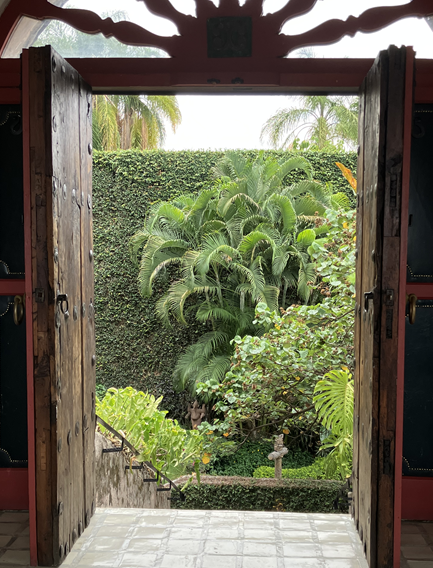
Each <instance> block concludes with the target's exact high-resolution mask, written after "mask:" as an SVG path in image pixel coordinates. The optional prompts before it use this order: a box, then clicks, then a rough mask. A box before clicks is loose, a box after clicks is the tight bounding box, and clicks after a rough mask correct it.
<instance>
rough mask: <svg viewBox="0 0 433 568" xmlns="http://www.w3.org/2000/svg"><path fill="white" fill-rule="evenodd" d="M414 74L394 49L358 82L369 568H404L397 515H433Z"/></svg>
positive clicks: (427, 117) (424, 112) (432, 322)
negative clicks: (401, 561)
mask: <svg viewBox="0 0 433 568" xmlns="http://www.w3.org/2000/svg"><path fill="white" fill-rule="evenodd" d="M415 78H416V74H415V60H414V54H413V51H412V50H411V49H409V48H408V49H406V48H401V49H397V48H394V47H391V48H389V49H388V51H386V52H382V53H381V54H380V56H379V57H378V59H377V60H376V62H375V64H374V66H373V67H372V69H371V70H370V72H369V73H368V76H367V77H366V79H365V81H364V83H363V85H362V87H361V100H360V103H361V111H360V125H359V135H360V138H359V140H360V142H359V143H360V146H359V160H358V196H357V213H358V215H357V274H356V319H355V322H356V323H355V325H356V328H355V352H356V368H355V412H354V462H353V511H352V512H353V517H354V521H355V523H356V526H357V529H358V531H359V535H360V538H361V540H362V542H363V546H364V550H365V553H366V556H367V560H368V563H369V566H370V568H391V567H394V568H397V567H398V566H400V534H401V520H402V518H403V519H408V520H433V435H432V427H433V418H432V417H433V413H432V410H431V409H432V406H433V371H432V367H431V363H430V356H431V351H432V348H433V311H432V309H431V308H433V261H432V258H433V257H432V250H433V249H432V244H433V232H432V231H433V223H432V218H433V193H432V191H431V187H430V186H431V183H430V178H431V174H430V161H431V155H432V152H433V118H432V117H433V105H432V104H421V105H419V104H415V102H416V101H414V100H413V91H414V84H415ZM427 102H428V101H427ZM430 102H431V103H433V96H432V97H431V101H430Z"/></svg>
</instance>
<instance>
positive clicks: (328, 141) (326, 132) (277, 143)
mask: <svg viewBox="0 0 433 568" xmlns="http://www.w3.org/2000/svg"><path fill="white" fill-rule="evenodd" d="M298 102H299V106H295V107H292V108H285V109H280V110H279V111H278V112H277V113H276V114H274V115H273V116H271V117H270V118H269V119H268V120H267V121H266V123H265V125H264V126H263V129H262V138H268V139H269V140H270V141H271V143H272V145H273V146H274V147H275V148H277V147H280V148H288V147H289V145H290V144H293V146H292V148H293V149H294V150H300V151H304V150H310V151H311V150H319V151H325V152H334V151H335V150H336V149H337V148H339V149H342V148H343V146H344V144H346V145H348V146H349V147H351V148H354V147H355V144H356V143H357V139H358V109H359V101H358V98H357V97H356V98H355V97H327V96H324V95H322V96H315V95H307V96H303V97H298ZM299 136H302V137H305V138H306V140H305V141H303V142H300V141H299Z"/></svg>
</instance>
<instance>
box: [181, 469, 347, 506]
mask: <svg viewBox="0 0 433 568" xmlns="http://www.w3.org/2000/svg"><path fill="white" fill-rule="evenodd" d="M230 481H231V482H230V483H225V484H208V483H207V481H206V480H205V479H202V482H201V484H200V485H195V484H193V485H189V486H188V487H187V488H186V489H185V491H184V494H185V497H186V499H185V501H184V502H179V501H172V504H171V506H172V508H176V509H213V510H215V509H220V510H221V509H222V510H228V511H230V510H231V511H296V512H304V513H332V512H335V510H334V507H333V504H334V501H335V500H336V499H337V498H338V496H339V492H340V491H341V490H342V488H343V485H344V484H343V482H341V481H334V480H332V481H331V480H321V479H320V480H318V479H296V480H295V479H283V480H281V481H278V482H277V481H276V480H275V481H272V480H269V479H266V480H265V479H254V478H247V479H245V478H236V479H232V480H230ZM342 512H347V510H346V511H342Z"/></svg>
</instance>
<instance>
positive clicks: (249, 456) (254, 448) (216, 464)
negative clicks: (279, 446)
mask: <svg viewBox="0 0 433 568" xmlns="http://www.w3.org/2000/svg"><path fill="white" fill-rule="evenodd" d="M273 451H274V444H273V443H271V442H245V444H243V445H242V446H241V447H240V448H239V449H238V450H237V451H236V452H235V453H233V454H230V455H227V456H223V457H219V456H218V455H217V456H215V457H214V458H213V459H212V462H211V464H210V467H209V468H208V471H207V473H209V474H211V475H235V476H239V477H252V476H253V473H254V471H255V470H256V469H257V468H259V467H261V466H268V465H269V463H270V461H269V460H268V455H269V454H270V453H271V452H273ZM313 460H314V458H313V456H312V455H311V454H309V453H307V452H301V451H294V452H291V451H289V453H288V454H286V455H285V456H284V464H287V465H289V466H290V467H302V466H307V465H310V464H311V463H312V462H313Z"/></svg>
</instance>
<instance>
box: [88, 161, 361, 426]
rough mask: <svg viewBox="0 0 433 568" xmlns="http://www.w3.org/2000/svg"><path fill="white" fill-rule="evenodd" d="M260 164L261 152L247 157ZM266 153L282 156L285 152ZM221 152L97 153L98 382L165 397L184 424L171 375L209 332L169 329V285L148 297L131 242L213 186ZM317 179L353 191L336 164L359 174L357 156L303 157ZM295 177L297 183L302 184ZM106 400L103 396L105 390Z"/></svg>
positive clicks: (193, 327) (199, 328)
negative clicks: (156, 208) (159, 206)
mask: <svg viewBox="0 0 433 568" xmlns="http://www.w3.org/2000/svg"><path fill="white" fill-rule="evenodd" d="M244 153H245V154H246V155H247V156H249V157H251V158H254V157H255V156H257V154H258V152H257V151H245V152H244ZM266 154H269V155H274V156H282V155H283V154H284V153H283V152H281V151H280V152H277V151H270V152H267V153H266ZM222 155H223V153H222V152H187V151H184V152H165V151H162V150H154V151H146V152H138V151H132V150H130V151H119V152H96V151H95V152H94V161H93V165H94V167H93V195H94V199H93V201H94V210H93V213H94V224H93V227H94V230H93V237H94V251H95V305H96V349H97V369H96V381H97V383H98V384H100V385H103V386H105V387H112V386H114V387H117V388H121V387H126V386H129V385H131V386H133V387H134V388H136V389H138V390H148V391H149V392H151V393H152V394H154V395H163V396H164V400H163V402H162V405H161V408H165V409H166V410H169V411H170V415H171V416H172V417H174V418H178V419H179V418H180V419H181V420H183V415H184V413H185V412H184V408H185V405H184V402H185V401H184V400H183V399H182V397H181V396H180V395H179V394H178V393H175V392H174V391H173V387H172V370H173V367H174V365H175V363H176V361H177V359H178V357H179V355H180V354H181V353H182V352H183V351H184V349H185V348H186V347H187V346H188V345H190V344H191V343H194V342H195V341H196V339H197V338H198V337H199V336H200V335H201V333H202V329H203V326H200V325H199V324H194V325H191V326H188V327H183V326H181V325H178V324H174V325H173V327H172V328H171V329H167V328H164V327H163V326H162V325H161V323H160V322H159V320H158V319H157V317H156V315H155V310H154V306H155V303H156V302H157V300H158V299H159V298H160V297H161V295H162V294H163V293H164V292H165V290H166V289H167V287H168V285H169V281H168V279H167V280H165V281H163V280H162V279H159V280H158V282H156V285H155V286H154V288H155V292H154V295H153V296H152V297H151V298H146V299H145V298H142V297H141V296H140V294H139V292H138V287H137V272H138V271H137V268H136V267H135V266H133V264H132V262H131V260H130V257H129V252H128V242H129V239H130V237H131V236H132V235H133V234H134V233H135V232H136V231H137V230H138V229H140V228H141V227H142V225H143V220H144V217H145V215H146V212H147V210H148V207H149V205H151V204H152V203H154V202H155V201H158V200H169V199H172V198H173V197H175V196H176V195H179V194H181V193H185V192H191V193H197V192H199V191H200V190H201V189H202V188H203V187H206V186H207V185H208V184H209V183H211V181H212V176H211V169H212V167H213V166H214V165H215V164H216V162H217V161H218V160H219V159H220V158H221V156H222ZM303 156H305V157H306V158H307V159H309V160H310V161H311V163H312V164H313V167H314V169H315V172H316V173H315V178H316V179H318V180H321V181H324V182H332V184H333V186H334V188H335V191H348V184H347V182H346V181H345V180H344V178H343V176H342V175H341V172H340V171H339V169H338V168H337V167H336V166H335V162H336V161H340V162H343V163H344V164H345V165H346V166H347V167H349V168H351V169H352V170H353V171H354V170H355V169H356V155H355V154H354V153H351V154H335V155H333V154H323V153H303ZM296 177H297V176H296V173H295V175H293V176H292V178H291V179H292V180H295V179H296ZM100 392H101V394H102V389H101V387H100Z"/></svg>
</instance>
